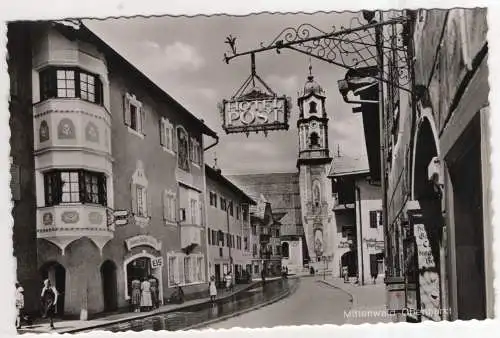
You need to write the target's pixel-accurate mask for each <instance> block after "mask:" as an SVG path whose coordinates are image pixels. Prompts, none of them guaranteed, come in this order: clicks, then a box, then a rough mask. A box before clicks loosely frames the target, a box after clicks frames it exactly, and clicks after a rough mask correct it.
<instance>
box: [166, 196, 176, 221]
mask: <svg viewBox="0 0 500 338" xmlns="http://www.w3.org/2000/svg"><path fill="white" fill-rule="evenodd" d="M175 201H176V197H175V193H173V192H170V191H164V192H163V219H164V220H166V221H170V222H175V218H176V217H175V216H176V213H175V210H176V205H175Z"/></svg>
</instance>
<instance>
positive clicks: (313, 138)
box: [309, 132, 319, 147]
mask: <svg viewBox="0 0 500 338" xmlns="http://www.w3.org/2000/svg"><path fill="white" fill-rule="evenodd" d="M309 145H310V146H311V147H319V136H318V134H317V133H315V132H312V133H311V135H310V136H309Z"/></svg>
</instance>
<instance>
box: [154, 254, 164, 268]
mask: <svg viewBox="0 0 500 338" xmlns="http://www.w3.org/2000/svg"><path fill="white" fill-rule="evenodd" d="M162 266H163V257H156V258H153V259H151V268H152V269H158V268H161V267H162Z"/></svg>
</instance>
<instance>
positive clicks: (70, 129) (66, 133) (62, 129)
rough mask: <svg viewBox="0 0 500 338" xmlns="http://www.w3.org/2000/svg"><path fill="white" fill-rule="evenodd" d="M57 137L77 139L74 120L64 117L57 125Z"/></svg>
mask: <svg viewBox="0 0 500 338" xmlns="http://www.w3.org/2000/svg"><path fill="white" fill-rule="evenodd" d="M57 138H58V139H75V138H76V136H75V125H74V124H73V121H71V120H70V119H68V118H64V119H62V120H61V121H60V122H59V125H58V126H57Z"/></svg>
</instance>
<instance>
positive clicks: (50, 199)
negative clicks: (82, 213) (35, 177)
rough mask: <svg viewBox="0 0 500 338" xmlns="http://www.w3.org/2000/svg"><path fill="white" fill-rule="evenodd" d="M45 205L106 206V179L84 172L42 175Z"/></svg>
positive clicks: (100, 175) (61, 172)
mask: <svg viewBox="0 0 500 338" xmlns="http://www.w3.org/2000/svg"><path fill="white" fill-rule="evenodd" d="M44 190H45V205H46V206H52V205H58V204H67V203H90V204H100V205H104V206H105V205H106V204H107V200H106V195H107V191H106V177H105V175H104V174H102V173H97V172H91V171H86V170H54V171H50V172H47V173H45V174H44Z"/></svg>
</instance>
